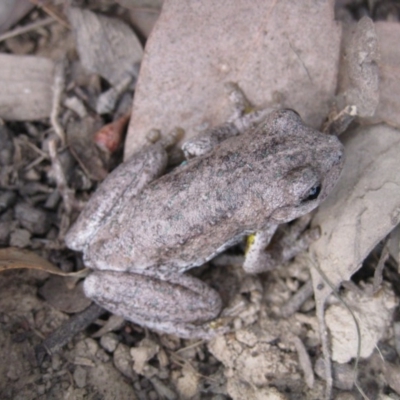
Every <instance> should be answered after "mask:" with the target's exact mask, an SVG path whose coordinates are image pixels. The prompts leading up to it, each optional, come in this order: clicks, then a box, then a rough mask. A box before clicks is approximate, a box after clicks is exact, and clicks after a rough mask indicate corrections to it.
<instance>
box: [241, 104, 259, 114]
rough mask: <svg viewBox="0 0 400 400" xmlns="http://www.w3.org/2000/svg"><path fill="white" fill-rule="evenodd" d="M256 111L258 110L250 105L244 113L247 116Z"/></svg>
mask: <svg viewBox="0 0 400 400" xmlns="http://www.w3.org/2000/svg"><path fill="white" fill-rule="evenodd" d="M255 110H256V109H255V108H254V107H253V106H251V105H248V106H246V107H245V109H244V111H243V113H244V114H245V115H246V114H250V113H252V112H253V111H255Z"/></svg>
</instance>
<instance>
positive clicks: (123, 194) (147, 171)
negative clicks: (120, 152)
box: [65, 132, 179, 251]
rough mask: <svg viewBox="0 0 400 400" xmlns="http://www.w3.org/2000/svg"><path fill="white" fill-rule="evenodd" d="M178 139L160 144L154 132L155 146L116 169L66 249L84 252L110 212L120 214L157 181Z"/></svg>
mask: <svg viewBox="0 0 400 400" xmlns="http://www.w3.org/2000/svg"><path fill="white" fill-rule="evenodd" d="M149 134H150V133H149ZM178 139H179V137H178V134H177V135H175V136H174V135H173V134H171V135H169V136H167V137H166V138H163V139H161V140H158V138H157V137H155V136H154V132H153V137H152V138H151V140H152V141H155V143H151V144H150V145H149V146H146V147H144V148H143V149H141V150H140V151H138V152H137V153H135V154H133V155H132V156H131V157H130V158H129V159H128V160H127V161H125V162H124V163H122V164H121V165H119V166H118V167H117V168H116V169H114V171H112V172H111V173H110V174H109V175H108V176H107V178H106V179H105V180H104V181H103V183H102V184H101V185H100V186H99V188H98V189H97V190H96V192H95V193H94V194H93V195H92V197H91V199H90V202H89V203H87V205H86V207H85V208H84V209H83V211H82V212H81V214H80V215H79V218H78V219H77V221H76V222H75V224H74V225H73V226H72V227H71V229H70V230H69V231H68V233H67V235H66V237H65V241H66V244H67V246H68V247H69V248H71V249H73V250H77V251H82V250H83V249H84V247H85V245H86V244H87V243H89V242H90V239H91V237H92V236H94V235H95V234H96V232H97V229H98V228H99V227H100V226H101V225H102V224H103V222H104V221H105V220H106V219H107V217H108V216H109V215H110V213H111V212H113V213H115V212H117V211H118V209H119V208H120V207H121V206H123V205H124V204H126V203H127V202H129V201H130V199H132V198H133V197H135V196H137V195H138V194H139V193H140V192H141V191H142V190H143V188H144V187H145V186H146V185H147V184H148V183H149V182H151V181H153V180H154V179H156V178H158V177H159V176H160V175H161V174H162V173H163V172H164V170H165V168H166V166H167V161H168V155H167V151H166V150H167V148H169V147H170V146H172V145H173V144H174V143H175V142H176V141H178Z"/></svg>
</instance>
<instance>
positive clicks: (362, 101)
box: [339, 17, 379, 117]
mask: <svg viewBox="0 0 400 400" xmlns="http://www.w3.org/2000/svg"><path fill="white" fill-rule="evenodd" d="M378 62H379V51H378V38H377V35H376V32H375V25H374V23H373V21H372V20H371V19H370V18H368V17H364V18H362V19H361V20H360V21H358V23H350V24H348V25H345V29H344V32H343V50H342V57H341V65H340V77H339V80H340V89H339V92H340V93H341V96H340V99H341V101H339V109H343V108H344V107H346V106H347V105H355V106H356V107H357V113H358V115H359V116H361V117H370V116H372V115H374V113H375V110H376V107H377V106H378V102H379V73H378Z"/></svg>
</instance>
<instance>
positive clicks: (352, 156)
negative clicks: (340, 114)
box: [310, 125, 400, 303]
mask: <svg viewBox="0 0 400 400" xmlns="http://www.w3.org/2000/svg"><path fill="white" fill-rule="evenodd" d="M346 137H347V139H346V140H345V153H346V162H345V166H344V170H343V174H342V176H341V179H340V181H339V183H338V185H337V186H336V188H335V189H334V191H333V192H332V193H331V194H330V196H329V197H328V199H327V200H326V201H325V202H324V203H323V204H322V205H321V206H320V208H319V209H318V212H317V214H316V216H315V218H314V221H313V225H314V226H318V225H319V226H320V227H321V238H320V239H319V240H317V241H316V242H314V243H313V244H312V245H311V246H310V252H311V256H312V258H313V259H314V260H315V262H316V264H317V265H318V266H319V268H320V269H321V270H322V271H323V273H324V274H325V275H326V277H327V278H328V279H329V281H330V282H331V283H332V284H333V285H334V286H335V287H337V286H338V285H339V284H340V283H341V282H343V281H346V280H349V279H350V277H351V276H352V275H353V274H354V273H355V272H356V271H357V270H358V269H359V268H360V267H361V264H362V262H363V260H364V259H365V258H366V257H367V255H368V254H369V253H370V252H371V250H372V249H373V248H374V247H375V246H376V244H377V243H378V242H379V241H380V240H382V238H384V237H385V236H386V235H387V234H388V233H389V232H390V231H391V230H392V229H393V228H394V227H395V226H396V225H397V224H398V223H399V220H400V164H399V162H398V154H399V152H400V132H399V131H398V130H396V129H393V128H391V127H388V126H385V125H376V126H371V127H368V128H360V129H358V130H357V131H355V132H349V134H348V135H346ZM311 273H312V277H313V284H314V292H315V296H316V299H317V301H318V302H321V303H323V302H324V299H325V298H326V297H327V296H328V295H329V294H330V293H331V288H330V287H329V286H328V285H327V284H326V283H324V279H323V278H321V276H320V273H319V272H318V271H317V270H316V269H315V268H311Z"/></svg>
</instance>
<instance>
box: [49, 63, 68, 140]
mask: <svg viewBox="0 0 400 400" xmlns="http://www.w3.org/2000/svg"><path fill="white" fill-rule="evenodd" d="M64 86H65V68H64V62H62V61H61V62H59V63H57V64H56V67H55V71H54V83H53V104H52V107H51V114H50V122H51V126H52V127H53V129H54V132H55V133H56V135H57V136H58V137H59V138H60V139H61V143H62V144H63V145H64V144H65V132H64V129H63V127H62V126H61V124H60V123H59V121H58V114H59V112H60V102H61V96H62V94H63V92H64Z"/></svg>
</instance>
